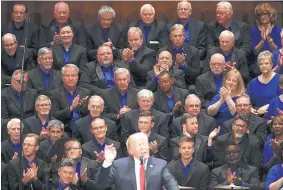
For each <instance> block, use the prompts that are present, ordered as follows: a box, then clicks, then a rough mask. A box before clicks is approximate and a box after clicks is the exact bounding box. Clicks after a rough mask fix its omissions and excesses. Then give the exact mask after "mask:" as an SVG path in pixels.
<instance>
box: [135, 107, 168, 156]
mask: <svg viewBox="0 0 283 190" xmlns="http://www.w3.org/2000/svg"><path fill="white" fill-rule="evenodd" d="M138 127H139V131H140V132H142V133H145V134H146V135H147V137H148V143H149V149H150V155H151V156H154V157H156V158H160V159H163V160H166V159H167V149H168V147H167V146H168V141H167V139H166V138H165V137H163V136H161V135H159V134H157V133H155V132H153V131H152V128H153V127H154V117H153V115H152V114H151V113H150V112H148V111H145V112H142V113H141V114H140V116H139V118H138Z"/></svg>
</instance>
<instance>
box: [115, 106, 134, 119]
mask: <svg viewBox="0 0 283 190" xmlns="http://www.w3.org/2000/svg"><path fill="white" fill-rule="evenodd" d="M128 111H131V108H129V107H128V106H124V107H122V108H121V109H120V111H119V114H118V118H121V117H122V116H123V115H124V113H126V112H128Z"/></svg>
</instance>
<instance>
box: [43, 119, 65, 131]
mask: <svg viewBox="0 0 283 190" xmlns="http://www.w3.org/2000/svg"><path fill="white" fill-rule="evenodd" d="M51 127H54V128H60V129H61V130H64V124H63V123H62V121H60V120H57V119H52V120H50V121H49V122H48V126H47V128H48V129H50V128H51Z"/></svg>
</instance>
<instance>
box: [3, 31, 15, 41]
mask: <svg viewBox="0 0 283 190" xmlns="http://www.w3.org/2000/svg"><path fill="white" fill-rule="evenodd" d="M8 37H11V38H13V39H14V41H15V42H16V41H17V38H16V36H15V35H14V34H12V33H7V34H4V35H3V36H2V43H4V40H5V39H6V38H8Z"/></svg>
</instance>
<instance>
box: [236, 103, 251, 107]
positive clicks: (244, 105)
mask: <svg viewBox="0 0 283 190" xmlns="http://www.w3.org/2000/svg"><path fill="white" fill-rule="evenodd" d="M250 105H251V104H236V107H248V106H250Z"/></svg>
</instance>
